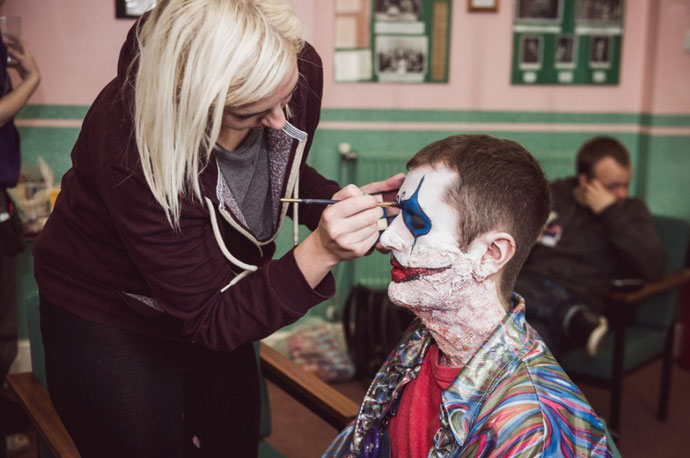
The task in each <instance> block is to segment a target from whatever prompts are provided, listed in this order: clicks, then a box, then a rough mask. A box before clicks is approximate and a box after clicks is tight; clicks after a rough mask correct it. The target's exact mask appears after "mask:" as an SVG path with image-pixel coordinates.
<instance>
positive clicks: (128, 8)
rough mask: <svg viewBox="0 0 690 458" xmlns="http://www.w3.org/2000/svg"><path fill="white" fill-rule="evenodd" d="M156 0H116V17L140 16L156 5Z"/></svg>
mask: <svg viewBox="0 0 690 458" xmlns="http://www.w3.org/2000/svg"><path fill="white" fill-rule="evenodd" d="M156 3H157V2H156V0H115V17H116V18H119V19H130V18H138V17H139V16H141V15H142V14H144V13H145V12H147V11H148V10H150V9H151V8H153V7H154V6H156Z"/></svg>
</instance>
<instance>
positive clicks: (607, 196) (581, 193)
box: [573, 178, 616, 215]
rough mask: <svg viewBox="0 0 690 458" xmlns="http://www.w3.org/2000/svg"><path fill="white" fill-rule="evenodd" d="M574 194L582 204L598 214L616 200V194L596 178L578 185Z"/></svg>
mask: <svg viewBox="0 0 690 458" xmlns="http://www.w3.org/2000/svg"><path fill="white" fill-rule="evenodd" d="M573 194H574V196H575V200H577V201H578V203H579V204H580V205H583V206H585V207H588V208H589V209H590V210H592V212H594V214H596V215H598V214H599V213H601V212H603V211H604V210H606V209H607V208H608V207H609V206H611V205H612V204H614V203H615V202H616V196H614V195H613V193H612V192H611V191H609V190H608V189H606V188H605V187H604V185H603V184H601V182H600V181H599V180H597V179H596V178H592V179H591V180H589V181H588V182H587V183H586V184H584V185H582V184H581V185H579V186H577V187H576V188H575V189H574V190H573Z"/></svg>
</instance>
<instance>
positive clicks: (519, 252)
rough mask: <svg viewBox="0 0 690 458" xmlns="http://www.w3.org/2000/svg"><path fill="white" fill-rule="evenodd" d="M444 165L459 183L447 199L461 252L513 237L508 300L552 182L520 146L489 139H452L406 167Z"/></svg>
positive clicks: (506, 277)
mask: <svg viewBox="0 0 690 458" xmlns="http://www.w3.org/2000/svg"><path fill="white" fill-rule="evenodd" d="M438 164H444V165H445V166H446V167H448V168H449V169H450V170H453V171H455V172H457V174H458V179H457V181H456V183H455V185H454V186H453V187H452V188H451V189H449V191H448V196H447V198H448V199H449V200H450V203H451V204H452V205H454V206H455V207H456V208H457V210H458V215H459V219H460V221H459V223H460V228H459V229H460V232H459V233H460V248H461V249H463V250H465V249H467V247H468V246H469V244H470V243H471V242H472V241H473V240H474V239H475V238H477V237H478V236H479V235H481V234H484V233H486V232H489V231H492V230H500V231H505V232H508V233H509V234H511V235H512V236H513V238H514V239H515V244H516V245H517V246H516V248H515V255H514V256H513V258H512V259H511V260H510V261H509V262H508V264H506V266H505V268H504V269H503V277H502V280H501V284H500V285H499V290H500V294H501V295H503V296H504V297H506V298H508V299H509V298H510V293H511V292H512V290H513V286H514V284H515V278H516V277H517V274H518V272H519V271H520V269H521V268H522V264H523V263H524V262H525V260H526V259H527V256H528V255H529V253H530V250H531V249H532V246H533V245H534V243H535V241H536V240H537V237H538V236H539V234H540V232H541V230H542V228H543V227H544V224H545V223H546V218H547V217H548V216H549V211H550V208H551V193H550V191H549V182H548V181H547V179H546V176H545V175H544V172H543V171H542V170H541V168H540V167H539V164H538V163H537V161H536V160H535V159H534V158H533V157H532V156H531V155H530V153H529V152H528V151H527V150H526V149H525V148H523V147H522V146H521V145H520V144H518V143H516V142H513V141H510V140H504V139H500V138H493V137H489V136H488V135H454V136H452V137H448V138H445V139H443V140H439V141H436V142H434V143H431V144H429V145H427V146H426V147H424V148H422V149H421V150H420V151H419V152H418V153H417V154H415V155H414V157H413V158H412V159H410V161H409V162H408V163H407V168H408V169H413V168H415V167H419V166H423V165H431V166H435V165H438Z"/></svg>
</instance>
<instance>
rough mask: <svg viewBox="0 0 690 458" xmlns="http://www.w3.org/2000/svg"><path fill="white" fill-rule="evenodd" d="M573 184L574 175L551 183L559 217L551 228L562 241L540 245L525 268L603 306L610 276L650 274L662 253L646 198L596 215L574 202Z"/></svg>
mask: <svg viewBox="0 0 690 458" xmlns="http://www.w3.org/2000/svg"><path fill="white" fill-rule="evenodd" d="M575 185H576V179H575V178H574V177H571V178H565V179H562V180H558V181H555V182H554V183H552V184H551V195H552V199H553V206H552V211H554V212H556V214H557V216H556V219H555V220H553V221H552V222H551V223H550V224H549V229H551V232H556V231H557V230H558V228H557V226H560V239H559V240H558V241H557V242H556V245H555V246H553V247H549V246H545V245H543V244H541V243H538V244H537V245H536V246H535V247H534V249H533V250H532V253H531V254H530V256H529V258H528V259H527V262H526V263H525V266H524V268H523V271H524V272H528V273H532V274H537V275H540V276H542V277H546V278H550V279H552V280H555V281H556V282H558V283H560V284H561V285H563V286H564V287H566V288H567V289H568V290H569V291H571V292H572V293H574V294H577V295H578V296H580V297H581V298H583V299H585V300H586V301H588V302H589V303H590V304H592V305H595V306H601V305H603V302H604V300H605V298H606V296H607V295H608V294H609V292H610V285H611V280H612V279H613V278H623V277H628V278H630V277H634V278H645V279H651V278H654V277H656V276H658V275H659V274H661V272H662V270H663V268H664V265H665V262H666V256H665V253H664V249H663V246H662V244H661V241H660V240H659V236H658V235H657V233H656V229H655V226H654V220H653V219H652V216H651V215H650V213H649V210H647V206H646V205H645V204H644V202H642V201H641V200H640V199H636V198H627V199H625V200H623V201H621V202H616V203H615V204H613V205H611V206H610V207H608V208H606V209H605V210H604V211H603V212H601V213H600V214H599V215H595V214H594V213H593V212H592V211H591V210H590V209H589V208H586V207H584V206H582V205H580V204H579V203H578V202H577V201H576V200H575V197H574V196H573V188H574V187H575Z"/></svg>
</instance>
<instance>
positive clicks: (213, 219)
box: [204, 197, 258, 293]
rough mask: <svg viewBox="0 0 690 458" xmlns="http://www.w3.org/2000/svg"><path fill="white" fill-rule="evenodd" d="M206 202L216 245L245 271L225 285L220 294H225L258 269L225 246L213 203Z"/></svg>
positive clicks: (208, 200)
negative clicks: (237, 256)
mask: <svg viewBox="0 0 690 458" xmlns="http://www.w3.org/2000/svg"><path fill="white" fill-rule="evenodd" d="M204 199H205V200H206V206H207V207H208V211H209V213H210V214H211V227H212V228H213V235H214V237H215V238H216V243H217V244H218V248H220V251H221V252H222V253H223V256H225V258H226V259H227V260H228V261H230V263H232V264H233V265H235V266H237V267H239V268H240V269H243V272H242V273H240V274H239V275H237V276H236V277H235V278H233V279H232V281H231V282H230V283H228V284H227V285H225V286H224V287H223V288H222V289H221V290H220V292H221V293H224V292H225V291H226V290H227V289H228V288H230V287H231V286H233V285H234V284H235V283H237V282H238V281H240V280H242V279H243V278H244V277H246V276H247V275H249V274H250V273H252V272H256V271H257V269H258V267H257V266H254V265H252V264H247V263H245V262H242V261H240V260H239V259H237V258H236V257H234V256H233V255H232V253H230V251H229V250H228V248H227V247H226V246H225V242H224V241H223V238H222V237H221V236H220V229H219V227H218V220H217V218H216V211H215V209H214V208H213V202H211V199H209V198H208V197H204Z"/></svg>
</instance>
